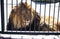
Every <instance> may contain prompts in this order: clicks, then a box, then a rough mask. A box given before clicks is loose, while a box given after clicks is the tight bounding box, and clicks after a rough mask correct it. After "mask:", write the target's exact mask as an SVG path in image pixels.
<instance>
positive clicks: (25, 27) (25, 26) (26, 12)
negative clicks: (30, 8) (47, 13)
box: [25, 0, 28, 32]
mask: <svg viewBox="0 0 60 39" xmlns="http://www.w3.org/2000/svg"><path fill="white" fill-rule="evenodd" d="M26 6H27V0H26ZM26 13H28V12H27V8H26ZM25 32H26V18H25Z"/></svg>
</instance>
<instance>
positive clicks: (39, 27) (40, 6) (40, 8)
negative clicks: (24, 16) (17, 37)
mask: <svg viewBox="0 0 60 39" xmlns="http://www.w3.org/2000/svg"><path fill="white" fill-rule="evenodd" d="M40 18H41V0H40ZM39 20H40V19H39ZM40 21H41V20H40ZM38 29H39V31H40V27H39V28H38Z"/></svg>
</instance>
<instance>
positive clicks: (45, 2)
mask: <svg viewBox="0 0 60 39" xmlns="http://www.w3.org/2000/svg"><path fill="white" fill-rule="evenodd" d="M45 16H46V0H45V8H44V24H45Z"/></svg>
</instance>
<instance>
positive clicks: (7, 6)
mask: <svg viewBox="0 0 60 39" xmlns="http://www.w3.org/2000/svg"><path fill="white" fill-rule="evenodd" d="M7 19H8V0H6V21H7V22H8V20H7Z"/></svg>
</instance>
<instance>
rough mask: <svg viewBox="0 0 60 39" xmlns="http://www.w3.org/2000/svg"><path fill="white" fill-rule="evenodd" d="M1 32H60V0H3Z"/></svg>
mask: <svg viewBox="0 0 60 39" xmlns="http://www.w3.org/2000/svg"><path fill="white" fill-rule="evenodd" d="M1 32H2V33H12V34H17V33H18V34H19V33H20V34H24V33H25V34H34V33H35V34H39V33H41V34H43V33H45V34H46V33H48V34H49V33H50V34H53V33H55V34H57V33H58V34H59V33H60V1H56V0H54V1H53V2H51V0H50V1H46V0H45V1H34V0H1Z"/></svg>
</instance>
